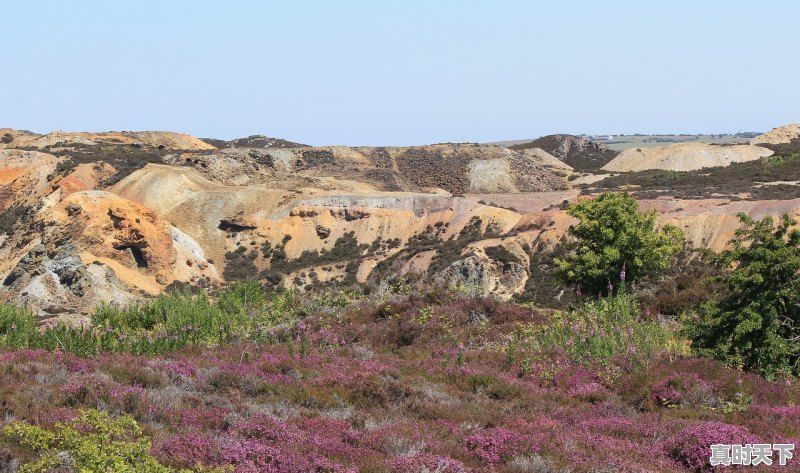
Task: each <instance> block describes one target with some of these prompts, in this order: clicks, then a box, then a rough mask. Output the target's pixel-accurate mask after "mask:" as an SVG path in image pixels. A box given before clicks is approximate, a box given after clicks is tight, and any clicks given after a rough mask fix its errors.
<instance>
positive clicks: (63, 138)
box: [0, 129, 214, 150]
mask: <svg viewBox="0 0 800 473" xmlns="http://www.w3.org/2000/svg"><path fill="white" fill-rule="evenodd" d="M0 131H3V133H0V141H3V140H4V138H3V137H6V136H9V137H10V138H11V139H10V140H9V138H5V141H8V142H7V143H5V145H4V146H5V147H14V148H27V147H31V148H38V149H42V148H47V147H54V146H65V145H74V144H79V145H137V146H150V147H156V148H163V149H176V150H209V149H214V146H212V145H210V144H208V143H206V142H204V141H202V140H199V139H197V138H195V137H193V136H191V135H187V134H184V133H175V132H171V131H121V132H117V131H109V132H105V133H85V132H65V131H53V132H51V133H48V134H46V135H37V134H33V133H30V132H16V135H15V134H14V133H12V132H11V131H7V130H6V129H4V130H0ZM12 131H14V130H12Z"/></svg>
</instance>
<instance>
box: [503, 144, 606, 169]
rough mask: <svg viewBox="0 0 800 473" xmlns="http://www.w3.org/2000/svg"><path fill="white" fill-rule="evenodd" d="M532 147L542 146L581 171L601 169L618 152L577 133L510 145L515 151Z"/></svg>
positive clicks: (541, 147)
mask: <svg viewBox="0 0 800 473" xmlns="http://www.w3.org/2000/svg"><path fill="white" fill-rule="evenodd" d="M531 148H540V149H542V150H544V151H546V152H547V153H549V154H551V155H553V156H555V157H556V158H558V159H559V160H561V161H563V162H564V163H566V164H568V165H569V166H571V167H572V168H574V169H577V170H581V171H585V170H596V169H600V168H601V167H603V166H604V165H605V164H606V163H608V162H609V161H611V160H612V159H614V158H615V157H616V156H617V154H618V152H617V151H614V150H611V149H609V148H607V147H605V146H603V145H602V144H600V143H596V142H594V141H589V140H587V139H585V138H581V137H580V136H575V135H548V136H543V137H541V138H539V139H536V140H533V141H531V142H529V143H521V144H517V145H513V146H509V149H513V150H515V151H521V150H526V149H531Z"/></svg>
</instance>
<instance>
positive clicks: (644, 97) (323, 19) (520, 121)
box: [0, 0, 800, 145]
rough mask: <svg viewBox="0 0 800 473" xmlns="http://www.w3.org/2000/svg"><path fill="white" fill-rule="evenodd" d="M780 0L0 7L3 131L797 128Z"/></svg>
mask: <svg viewBox="0 0 800 473" xmlns="http://www.w3.org/2000/svg"><path fill="white" fill-rule="evenodd" d="M798 25H800V2H797V1H796V0H764V1H761V2H752V1H740V0H719V1H717V0H703V1H698V0H692V1H683V0H672V1H669V2H666V1H665V2H655V1H576V0H559V1H535V0H527V1H525V0H519V1H514V0H494V1H492V0H485V1H471V0H403V1H400V0H396V1H390V0H371V1H368V0H339V1H329V0H326V1H322V0H320V1H310V0H285V1H269V0H264V1H243V0H239V1H237V0H227V1H215V2H211V1H203V0H193V1H182V0H171V1H163V0H161V1H156V0H137V1H129V0H115V1H108V0H103V1H95V0H82V1H79V2H65V1H62V0H53V1H40V0H0V45H2V46H3V47H2V49H1V51H2V59H1V60H0V65H2V66H0V93H2V99H0V127H11V128H17V129H28V130H32V131H35V132H39V133H45V132H49V131H52V130H67V131H108V130H171V131H180V132H185V133H190V134H193V135H196V136H200V137H214V138H222V139H232V138H236V137H242V136H247V135H251V134H264V135H268V136H272V137H279V138H284V139H288V140H291V141H297V142H302V143H307V144H312V145H325V144H345V145H411V144H426V143H439V142H465V141H468V142H490V141H500V140H512V139H526V138H536V137H538V136H542V135H546V134H550V133H575V134H580V133H586V134H618V133H647V134H650V133H724V132H738V131H766V130H768V129H770V128H772V127H775V126H779V125H782V124H786V123H798V122H800V87H798V85H800V28H798Z"/></svg>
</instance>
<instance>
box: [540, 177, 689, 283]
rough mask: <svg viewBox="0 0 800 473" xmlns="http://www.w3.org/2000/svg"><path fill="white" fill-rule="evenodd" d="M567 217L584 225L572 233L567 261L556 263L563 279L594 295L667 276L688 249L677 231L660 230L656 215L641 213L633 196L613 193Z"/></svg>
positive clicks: (588, 202)
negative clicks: (676, 256) (625, 283)
mask: <svg viewBox="0 0 800 473" xmlns="http://www.w3.org/2000/svg"><path fill="white" fill-rule="evenodd" d="M567 213H568V214H569V215H571V216H573V217H575V218H577V219H579V220H580V222H579V223H578V224H576V225H574V226H572V227H570V229H569V234H570V236H571V237H572V238H571V239H569V240H567V241H566V242H565V243H564V245H565V248H564V250H565V251H566V256H565V257H564V258H556V259H555V263H556V264H557V265H558V275H559V277H560V278H561V279H563V280H564V281H566V282H568V283H574V284H578V285H579V287H580V288H581V289H582V290H583V291H584V292H586V293H588V294H597V293H605V292H606V291H608V286H609V285H612V286H617V285H618V283H619V282H620V280H621V279H623V278H624V279H626V280H627V281H629V282H630V281H634V280H636V279H638V278H640V277H642V276H643V275H646V274H650V273H654V272H657V271H662V270H664V269H666V268H668V267H669V263H670V259H671V258H672V256H673V255H674V254H675V253H676V252H678V251H679V250H680V249H681V248H682V247H683V241H684V239H683V233H682V232H681V231H680V230H679V229H678V228H677V227H675V226H673V225H664V226H663V227H662V228H661V229H660V230H659V229H656V225H655V220H656V214H655V211H651V212H642V211H639V206H638V204H637V203H636V200H635V199H634V198H633V197H631V196H630V195H628V193H627V192H624V193H619V192H607V193H604V194H601V195H599V196H597V197H596V198H594V199H592V200H586V201H582V202H578V203H575V204H573V205H571V206H570V207H569V209H568V210H567ZM623 270H624V273H622V271H623Z"/></svg>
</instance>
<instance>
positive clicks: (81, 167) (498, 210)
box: [0, 130, 800, 317]
mask: <svg viewBox="0 0 800 473" xmlns="http://www.w3.org/2000/svg"><path fill="white" fill-rule="evenodd" d="M0 131H3V130H0ZM5 134H8V135H9V137H10V138H6V139H5V141H6V143H4V146H6V147H7V148H6V149H3V150H0V299H2V300H8V301H13V302H16V303H20V304H24V305H28V306H30V307H31V308H32V309H34V310H35V311H36V312H37V313H38V314H40V315H41V316H42V317H53V316H60V317H64V316H67V315H68V314H86V313H88V312H90V311H91V310H92V308H93V307H95V306H96V305H97V304H99V303H109V304H127V303H131V302H133V301H135V300H137V299H138V298H141V297H149V296H152V295H155V294H158V293H159V292H161V291H163V290H164V289H165V288H166V287H167V286H168V285H170V284H172V283H176V282H180V283H187V284H192V285H195V286H212V285H215V284H221V283H226V282H230V281H234V280H238V279H244V278H257V279H259V280H261V281H262V282H263V283H265V284H273V285H278V284H284V285H288V286H297V287H301V288H304V287H306V286H308V285H311V286H314V285H319V284H323V283H336V284H350V283H356V282H361V283H365V282H366V283H376V284H377V283H380V281H382V280H385V279H387V278H392V277H397V276H399V275H403V274H409V273H419V274H422V275H427V276H431V277H432V278H433V279H438V280H440V281H442V282H446V283H448V284H457V285H462V286H465V287H467V288H471V289H472V290H474V291H476V292H481V293H494V294H498V295H501V296H511V295H512V294H514V293H518V292H520V291H522V290H524V289H525V287H526V285H527V286H530V285H531V281H528V279H529V273H530V268H531V265H532V264H536V263H535V261H536V258H537V256H536V254H535V253H536V252H547V251H550V250H551V249H552V248H553V247H554V246H555V245H556V244H557V243H558V241H559V239H560V238H561V237H562V236H564V235H565V234H566V233H567V231H568V228H569V226H570V225H571V224H572V223H574V220H573V219H572V218H571V217H569V216H568V215H567V214H566V212H565V208H566V205H567V204H568V203H569V202H573V201H575V199H578V198H581V197H579V194H580V191H579V190H569V189H567V187H568V186H567V184H566V177H567V176H569V175H570V174H571V172H572V170H571V167H570V166H568V165H566V164H564V163H563V162H562V161H560V160H559V159H557V158H556V157H553V156H552V155H550V154H548V153H547V152H545V151H542V150H541V149H539V148H535V147H528V148H524V149H520V150H516V151H514V150H509V149H506V148H502V147H498V146H486V145H449V144H448V145H434V146H425V147H411V148H348V147H324V148H309V147H300V148H273V147H270V148H261V149H247V148H231V149H225V150H214V149H205V148H203V147H195V148H192V149H189V150H188V151H187V150H179V149H170V148H166V147H167V146H170V147H174V146H189V145H191V144H192V143H193V141H192V140H190V139H188V138H185V137H181V136H172V135H169V136H168V135H163V134H159V135H154V136H149V135H146V134H145V135H142V134H130V133H129V134H125V135H124V136H120V137H118V136H116V135H114V136H112V135H107V134H102V135H97V134H72V135H70V136H69V137H68V138H69V139H68V140H67V141H66V143H65V142H64V141H63V140H62V138H64V136H63V135H57V134H56V135H53V134H51V135H49V136H48V135H45V136H48V138H46V139H43V137H42V136H41V135H36V134H31V133H25V132H16V131H14V133H11V131H8V132H6V133H0V138H2V137H3V136H5ZM117 138H119V139H124V140H128V141H126V142H125V143H127V144H124V145H118V146H124V147H125V148H123V149H119V148H115V147H114V146H117V145H107V144H103V146H95V145H96V144H98V143H106V142H108V141H109V140H115V139H117ZM37 140H39V141H37ZM53 140H62V141H57V142H58V143H61V145H60V146H57V147H49V148H47V150H48V151H49V152H48V153H44V152H36V151H21V150H16V149H11V148H9V146H13V145H15V144H20V143H32V142H37V143H39V144H40V145H42V146H44V144H45V143H50V142H54V141H53ZM70 140H71V141H70ZM82 140H86V141H87V142H89V143H91V144H87V145H85V146H88V147H89V148H86V147H83V148H80V152H81V155H80V160H79V162H78V161H72V157H71V153H73V149H72V148H70V147H69V143H82ZM133 140H140V141H133ZM187 140H188V141H187ZM567 141H568V142H569V144H570V145H569V146H567V147H566V148H564V149H562V150H561V151H563V154H564V156H567V157H569V156H572V157H575V156H578V155H577V154H575V153H576V152H578V151H580V150H582V151H584V152H587V153H588V152H590V151H592V150H594V151H592V152H598V153H601V154H602V153H603V152H604V150H602V149H600V148H597V149H594V148H592V147H591V146H589V145H585V146H584V145H581V143H580V142H575V143H573V142H572V141H570V140H567ZM567 141H564V140H560V141H558V142H559V143H561V142H567ZM142 143H144V144H142ZM140 144H141V145H142V146H162V145H163V146H165V150H159V151H158V152H156V153H155V154H153V153H150V154H147V156H145V158H146V159H145V161H143V162H140V161H137V159H139V158H140V155H139V154H137V152H131V150H138V149H139V148H138V146H139V145H140ZM206 144H207V143H206ZM573 145H574V146H573ZM565 146H566V145H565ZM581 146H583V148H581ZM587 146H588V147H587ZM576 147H577V148H576ZM76 149H77V148H76ZM87 149H88V150H89V151H87ZM103 150H109V151H108V152H109V153H114V160H110V159H106V158H105V157H104V156H105V155H104V152H105V151H103ZM123 151H124V152H123ZM554 151H555V150H554ZM561 151H559V152H561ZM51 153H55V154H51ZM586 156H588V155H586ZM586 156H584V157H586ZM593 156H595V157H596V158H597V159H600V158H601V157H602V156H600V157H598V156H599V155H593ZM603 156H605V155H603ZM95 157H96V159H97V161H94V159H95ZM112 161H113V162H114V163H115V164H114V165H112V164H110V163H111V162H112ZM117 165H119V166H121V167H122V168H124V169H125V172H124V173H123V174H124V175H118V174H117V168H116V167H115V166H117ZM115 176H117V177H115ZM461 194H463V195H461ZM641 205H642V206H643V207H645V208H655V209H657V210H658V211H659V213H660V216H659V222H660V223H667V222H668V223H673V224H675V225H678V226H679V227H680V228H682V229H683V230H684V232H685V233H686V235H687V239H688V240H689V241H690V242H691V243H693V244H694V245H696V246H705V247H709V248H712V249H715V250H717V249H720V248H722V247H723V246H724V245H725V243H726V242H727V241H728V240H729V239H730V238H731V237H732V236H733V232H734V231H735V229H736V228H737V227H738V221H737V219H736V213H737V212H745V213H748V214H750V215H753V216H762V215H765V214H779V213H783V212H789V213H790V214H793V215H797V214H798V212H797V209H800V201H793V200H792V201H789V200H787V201H774V202H744V201H742V202H730V201H727V200H724V199H707V200H693V201H680V200H674V199H672V200H670V199H656V200H650V201H642V202H641ZM539 256H541V255H539ZM532 261H533V262H534V263H532Z"/></svg>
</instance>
